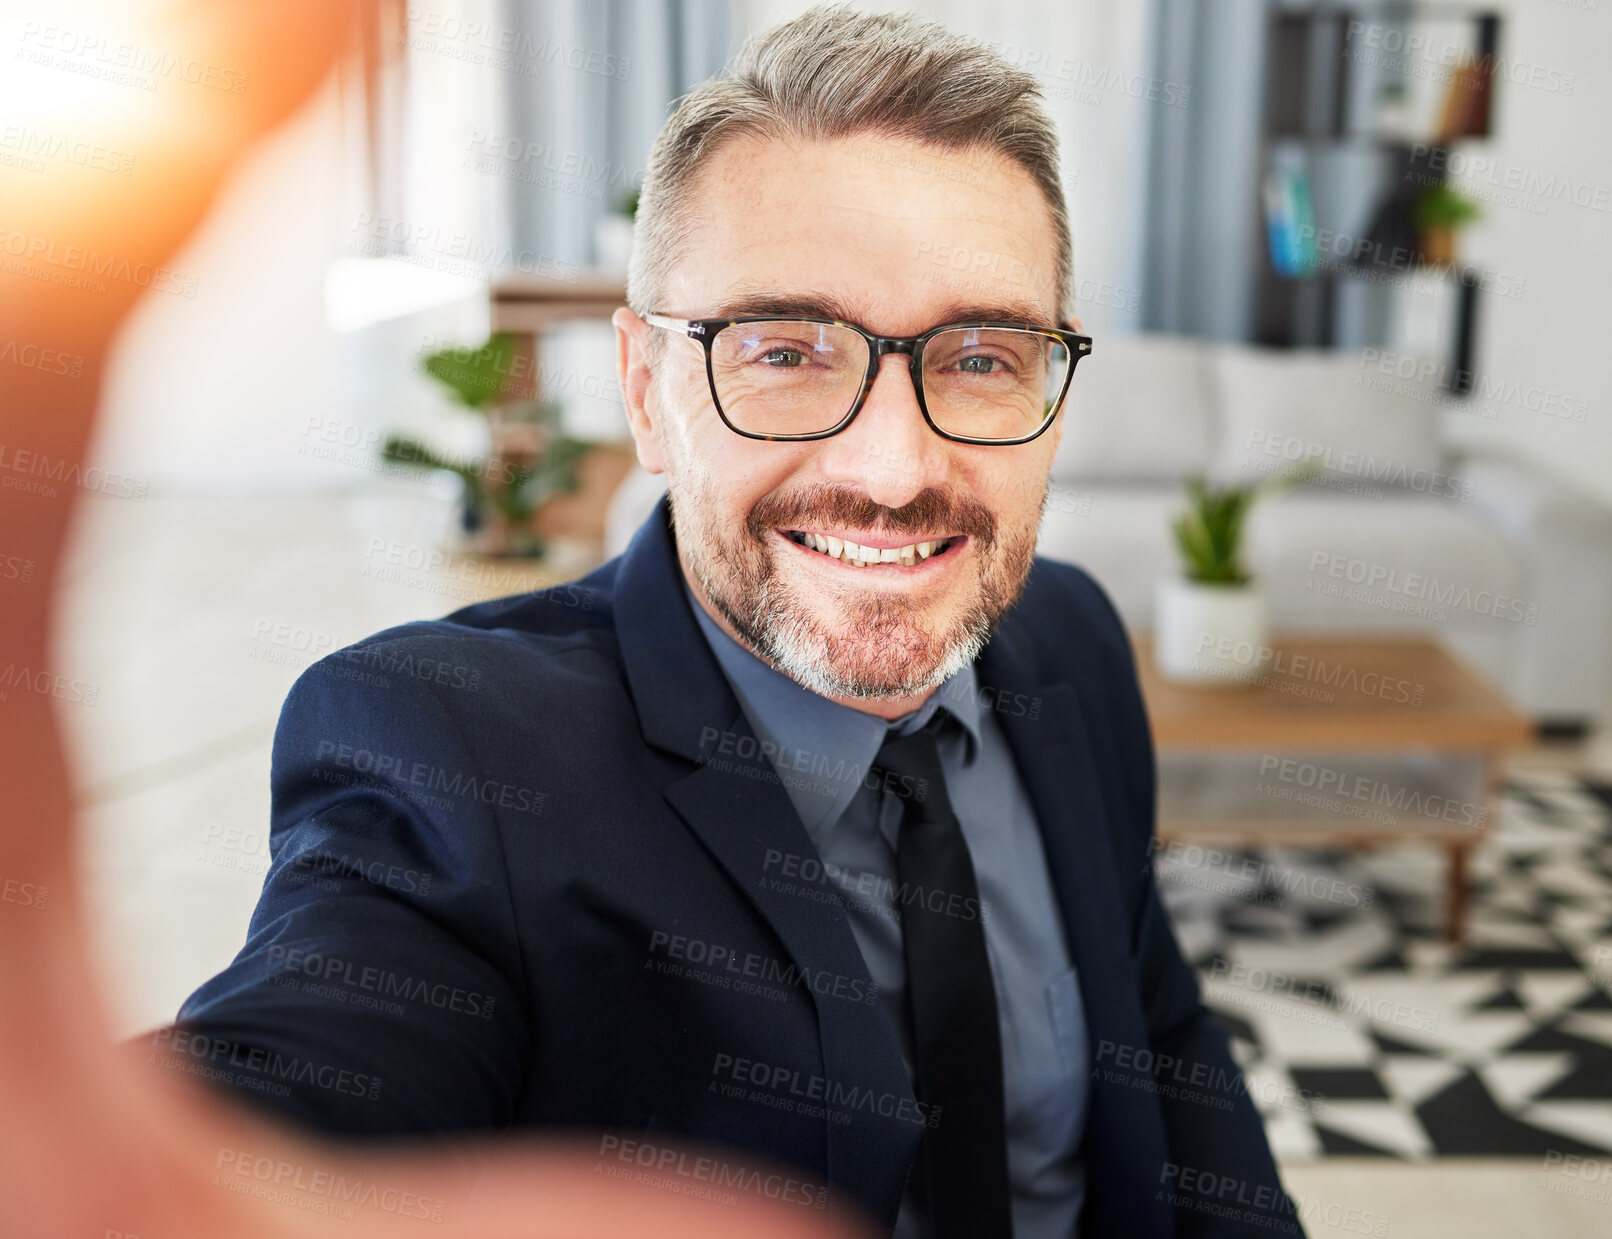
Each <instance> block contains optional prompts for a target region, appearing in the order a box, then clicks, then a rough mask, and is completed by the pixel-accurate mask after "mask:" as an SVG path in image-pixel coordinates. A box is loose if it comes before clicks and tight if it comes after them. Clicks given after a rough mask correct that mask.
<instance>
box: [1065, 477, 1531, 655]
mask: <svg viewBox="0 0 1612 1239" xmlns="http://www.w3.org/2000/svg"><path fill="white" fill-rule="evenodd" d="M1079 498H1080V500H1081V502H1080V503H1079V504H1078V505H1074V504H1067V503H1066V504H1062V505H1059V506H1054V505H1051V504H1049V505H1048V507H1047V512H1046V514H1045V516H1044V517H1043V518H1042V524H1041V533H1040V538H1039V540H1038V543H1037V547H1036V550H1037V553H1038V554H1041V555H1045V556H1048V557H1049V558H1052V559H1058V560H1062V561H1064V562H1066V563H1075V564H1079V565H1080V566H1081V567H1083V568H1085V569H1086V570H1087V571H1088V572H1090V573H1091V574H1092V575H1093V576H1094V577H1096V578H1097V580H1098V581H1099V582H1100V583H1101V584H1102V586H1103V587H1104V588H1105V589H1106V590H1107V591H1108V593H1109V596H1110V597H1111V598H1113V600H1114V605H1115V606H1116V607H1117V608H1118V609H1119V613H1120V615H1121V616H1122V617H1123V618H1124V619H1125V621H1126V623H1128V624H1131V625H1133V626H1136V627H1140V628H1150V627H1152V625H1153V603H1154V587H1155V585H1156V584H1157V583H1158V581H1160V580H1161V579H1163V578H1164V577H1167V576H1174V575H1177V574H1178V573H1180V571H1181V560H1180V555H1179V554H1178V552H1177V550H1176V547H1175V543H1174V541H1173V540H1172V538H1171V536H1170V522H1171V521H1172V520H1173V519H1174V518H1175V516H1176V514H1177V513H1179V512H1180V511H1181V510H1182V508H1183V507H1184V506H1185V503H1186V498H1185V495H1184V494H1183V493H1182V490H1181V488H1180V487H1179V486H1163V485H1159V484H1154V485H1150V486H1123V485H1109V486H1092V487H1090V488H1089V489H1087V490H1085V491H1082V492H1080V493H1079ZM1247 539H1248V540H1247V550H1246V559H1247V564H1248V567H1249V569H1250V570H1251V571H1252V572H1253V574H1254V577H1255V579H1256V580H1258V581H1259V583H1260V584H1261V586H1262V587H1263V588H1264V590H1265V593H1266V595H1267V597H1269V598H1270V601H1271V618H1272V621H1273V622H1274V624H1275V626H1276V628H1277V629H1278V630H1281V629H1288V628H1291V629H1296V630H1303V631H1312V632H1316V631H1319V632H1361V631H1383V630H1387V631H1395V632H1428V633H1433V634H1436V635H1439V636H1440V637H1445V638H1448V637H1450V636H1451V634H1452V633H1454V632H1456V631H1470V632H1473V633H1478V634H1489V635H1491V636H1495V637H1496V638H1497V639H1499V640H1500V641H1501V642H1502V643H1503V641H1504V638H1505V636H1506V634H1508V633H1512V632H1515V631H1516V630H1517V629H1518V628H1519V627H1522V626H1531V625H1532V623H1534V622H1535V621H1536V620H1537V618H1538V613H1539V606H1538V602H1537V600H1536V599H1535V598H1534V597H1533V596H1532V595H1531V594H1530V593H1529V591H1528V588H1527V585H1526V580H1525V577H1524V574H1523V571H1522V564H1521V563H1520V561H1519V560H1518V557H1517V555H1516V554H1515V553H1514V552H1513V551H1512V549H1511V548H1510V547H1508V546H1507V545H1506V543H1505V542H1504V541H1503V540H1502V539H1501V538H1500V537H1499V536H1498V535H1496V534H1495V532H1494V531H1493V530H1492V529H1491V528H1490V527H1489V525H1488V524H1487V523H1486V522H1485V521H1484V520H1483V518H1482V516H1481V515H1480V514H1479V513H1478V512H1476V511H1474V509H1473V506H1472V505H1471V504H1468V503H1452V502H1451V501H1449V500H1447V499H1436V498H1433V497H1432V496H1429V495H1424V494H1415V493H1411V492H1400V491H1392V492H1387V493H1385V494H1383V495H1382V496H1381V497H1380V498H1377V499H1362V498H1360V497H1359V496H1358V495H1351V494H1339V493H1335V492H1332V491H1330V490H1328V489H1327V488H1324V487H1314V488H1310V487H1306V488H1304V489H1301V490H1296V491H1291V492H1289V493H1288V494H1286V495H1282V496H1280V497H1279V498H1275V499H1271V500H1268V501H1265V502H1262V503H1260V504H1258V505H1257V506H1256V507H1255V508H1254V510H1253V511H1252V512H1251V513H1250V514H1249V518H1248V527H1247ZM1489 670H1490V672H1491V674H1497V673H1496V672H1495V670H1494V669H1493V668H1489Z"/></svg>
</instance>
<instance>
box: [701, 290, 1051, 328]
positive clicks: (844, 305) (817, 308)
mask: <svg viewBox="0 0 1612 1239" xmlns="http://www.w3.org/2000/svg"><path fill="white" fill-rule="evenodd" d="M756 314H776V315H778V316H779V317H788V318H836V319H839V320H840V321H841V322H845V323H859V324H861V325H863V326H866V323H865V322H864V321H863V319H862V317H861V314H860V311H859V310H858V309H857V308H856V307H855V306H853V305H852V304H850V303H849V302H846V301H844V300H842V299H840V298H839V297H836V296H833V295H832V294H829V293H819V292H792V293H761V292H755V293H751V292H745V291H742V290H739V291H735V292H733V293H731V294H730V295H729V296H728V297H726V298H724V299H723V300H722V301H721V302H719V303H718V304H717V307H716V309H715V310H714V311H713V312H712V313H711V314H710V315H708V317H710V318H745V317H748V316H751V315H756ZM976 322H997V323H1030V324H1033V325H1035V326H1047V325H1049V324H1050V322H1051V320H1050V319H1048V317H1047V315H1046V313H1045V312H1044V311H1043V310H1042V309H1041V308H1040V307H1039V306H1037V305H1035V304H1034V303H1033V302H1023V301H994V302H988V303H981V302H971V301H970V302H964V301H954V302H952V303H951V304H949V305H946V306H943V307H941V309H940V310H939V311H937V313H936V316H935V317H934V322H933V324H931V325H936V326H938V325H939V324H941V323H976ZM869 330H872V328H869Z"/></svg>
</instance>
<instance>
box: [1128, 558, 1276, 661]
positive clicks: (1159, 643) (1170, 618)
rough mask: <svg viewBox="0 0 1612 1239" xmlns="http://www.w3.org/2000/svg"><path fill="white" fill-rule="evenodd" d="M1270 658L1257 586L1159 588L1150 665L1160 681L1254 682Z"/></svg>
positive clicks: (1165, 584)
mask: <svg viewBox="0 0 1612 1239" xmlns="http://www.w3.org/2000/svg"><path fill="white" fill-rule="evenodd" d="M1270 656H1271V648H1270V610H1269V606H1268V604H1267V602H1266V599H1265V595H1264V593H1263V591H1261V590H1260V589H1259V587H1258V586H1257V585H1203V584H1200V583H1199V582H1197V581H1187V580H1182V579H1180V578H1171V579H1169V580H1164V581H1160V582H1159V589H1158V596H1157V607H1156V610H1155V612H1154V622H1153V661H1154V662H1155V663H1156V664H1157V666H1158V669H1159V674H1160V675H1162V676H1164V677H1165V678H1166V679H1171V680H1179V681H1182V682H1184V683H1191V684H1225V683H1242V682H1244V681H1247V680H1252V679H1256V678H1257V677H1258V676H1259V674H1260V670H1261V668H1262V667H1263V666H1264V665H1265V662H1266V661H1267V660H1268V659H1269V658H1270Z"/></svg>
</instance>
